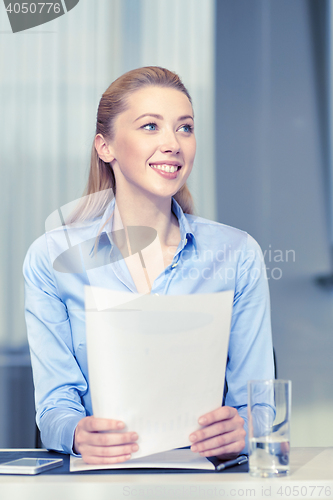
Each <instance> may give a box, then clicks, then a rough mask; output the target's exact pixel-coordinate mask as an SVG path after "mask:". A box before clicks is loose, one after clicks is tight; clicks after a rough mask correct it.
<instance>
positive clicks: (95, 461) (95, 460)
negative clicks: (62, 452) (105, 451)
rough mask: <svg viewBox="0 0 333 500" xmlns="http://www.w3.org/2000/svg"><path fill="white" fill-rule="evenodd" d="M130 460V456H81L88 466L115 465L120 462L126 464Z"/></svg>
mask: <svg viewBox="0 0 333 500" xmlns="http://www.w3.org/2000/svg"><path fill="white" fill-rule="evenodd" d="M130 458H132V455H130V454H128V455H121V456H118V457H95V456H90V455H82V459H83V461H84V462H85V463H86V464H90V465H102V464H109V465H110V464H117V463H121V462H126V461H127V460H129V459H130Z"/></svg>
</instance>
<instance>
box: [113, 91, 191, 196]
mask: <svg viewBox="0 0 333 500" xmlns="http://www.w3.org/2000/svg"><path fill="white" fill-rule="evenodd" d="M127 102H128V106H127V109H126V111H124V112H123V113H121V114H120V115H118V116H117V118H116V120H115V123H114V127H113V130H114V138H113V140H112V141H111V142H110V143H109V150H110V152H111V155H112V157H113V160H112V162H111V163H112V167H113V171H114V174H115V178H116V186H117V194H118V193H121V192H123V193H124V194H125V195H135V194H144V195H145V196H148V197H151V198H152V197H156V196H157V197H163V198H170V197H171V196H173V195H174V194H175V193H176V192H177V191H178V190H179V189H180V188H181V187H182V186H183V185H184V183H185V181H186V179H187V178H188V176H189V174H190V172H191V170H192V166H193V160H194V156H195V149H196V141H195V136H194V131H193V126H194V122H193V110H192V106H191V103H190V102H189V100H188V98H187V97H186V95H185V94H183V93H182V92H180V91H179V90H175V89H172V88H165V87H155V86H149V87H144V88H143V89H140V90H137V91H136V92H134V93H133V94H131V95H130V97H129V98H128V101H127Z"/></svg>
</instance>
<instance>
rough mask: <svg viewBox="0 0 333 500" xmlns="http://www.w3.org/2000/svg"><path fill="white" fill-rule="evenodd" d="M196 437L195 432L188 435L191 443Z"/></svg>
mask: <svg viewBox="0 0 333 500" xmlns="http://www.w3.org/2000/svg"><path fill="white" fill-rule="evenodd" d="M196 439H197V436H196V435H195V434H191V435H190V441H192V443H193V441H196Z"/></svg>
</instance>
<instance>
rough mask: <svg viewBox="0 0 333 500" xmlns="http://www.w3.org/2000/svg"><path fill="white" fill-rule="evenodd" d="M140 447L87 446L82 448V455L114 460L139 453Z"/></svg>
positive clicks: (133, 445)
mask: <svg viewBox="0 0 333 500" xmlns="http://www.w3.org/2000/svg"><path fill="white" fill-rule="evenodd" d="M138 449H139V446H138V445H137V444H136V443H134V444H128V445H125V446H90V445H85V446H84V447H82V453H81V455H82V456H83V455H87V456H90V457H99V458H112V457H119V456H125V455H131V454H132V453H135V452H136V451H138Z"/></svg>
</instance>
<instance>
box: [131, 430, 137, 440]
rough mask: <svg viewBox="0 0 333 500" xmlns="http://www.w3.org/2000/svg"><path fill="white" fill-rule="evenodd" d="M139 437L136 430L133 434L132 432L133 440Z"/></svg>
mask: <svg viewBox="0 0 333 500" xmlns="http://www.w3.org/2000/svg"><path fill="white" fill-rule="evenodd" d="M138 437H139V436H138V435H137V433H136V432H133V434H131V440H132V441H135V440H136V439H138Z"/></svg>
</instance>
